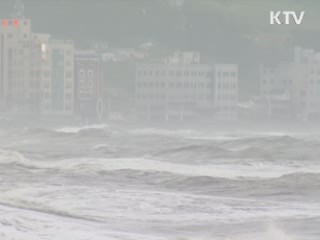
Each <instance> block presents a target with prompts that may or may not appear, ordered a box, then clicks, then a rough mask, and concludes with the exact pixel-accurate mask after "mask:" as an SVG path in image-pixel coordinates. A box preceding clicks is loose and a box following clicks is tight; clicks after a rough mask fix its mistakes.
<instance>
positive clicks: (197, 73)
mask: <svg viewBox="0 0 320 240" xmlns="http://www.w3.org/2000/svg"><path fill="white" fill-rule="evenodd" d="M212 75H213V73H212V72H210V71H188V70H185V71H182V70H177V71H173V70H171V71H166V70H162V71H159V70H156V71H155V70H149V71H147V70H144V71H137V76H144V77H147V76H149V77H151V76H156V77H160V76H161V77H165V76H170V77H182V76H183V77H207V78H208V77H212ZM237 75H238V74H237V72H236V71H218V72H217V76H218V78H230V77H231V78H236V77H237Z"/></svg>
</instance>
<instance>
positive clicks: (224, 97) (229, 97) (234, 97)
mask: <svg viewBox="0 0 320 240" xmlns="http://www.w3.org/2000/svg"><path fill="white" fill-rule="evenodd" d="M217 100H233V101H236V100H237V95H235V94H224V95H218V96H217Z"/></svg>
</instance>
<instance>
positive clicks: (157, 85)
mask: <svg viewBox="0 0 320 240" xmlns="http://www.w3.org/2000/svg"><path fill="white" fill-rule="evenodd" d="M137 87H138V88H166V87H167V88H211V83H204V82H169V83H165V82H158V81H156V82H137Z"/></svg>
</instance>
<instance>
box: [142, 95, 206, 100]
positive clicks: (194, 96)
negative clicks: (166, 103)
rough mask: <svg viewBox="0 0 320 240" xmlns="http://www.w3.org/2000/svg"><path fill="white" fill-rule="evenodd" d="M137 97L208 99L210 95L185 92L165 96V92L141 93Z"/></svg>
mask: <svg viewBox="0 0 320 240" xmlns="http://www.w3.org/2000/svg"><path fill="white" fill-rule="evenodd" d="M137 99H141V100H143V99H160V100H164V99H176V100H177V99H194V100H196V99H199V100H210V99H211V95H210V94H207V95H191V94H187V95H183V96H167V95H165V94H141V95H138V96H137Z"/></svg>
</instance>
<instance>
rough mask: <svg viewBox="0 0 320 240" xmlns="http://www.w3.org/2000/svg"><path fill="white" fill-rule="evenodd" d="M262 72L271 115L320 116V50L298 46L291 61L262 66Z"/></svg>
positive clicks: (262, 94) (302, 117) (301, 117)
mask: <svg viewBox="0 0 320 240" xmlns="http://www.w3.org/2000/svg"><path fill="white" fill-rule="evenodd" d="M260 76H261V77H260V83H261V85H260V86H261V88H260V89H261V96H263V97H264V98H266V99H267V102H268V113H269V116H273V117H276V116H279V115H281V114H287V115H288V116H295V117H296V118H298V119H313V118H317V119H318V118H320V53H317V52H315V51H314V50H310V49H302V48H296V49H295V51H294V59H293V61H292V62H291V63H286V64H280V65H278V66H273V67H267V66H261V70H260Z"/></svg>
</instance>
